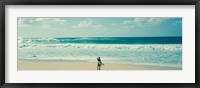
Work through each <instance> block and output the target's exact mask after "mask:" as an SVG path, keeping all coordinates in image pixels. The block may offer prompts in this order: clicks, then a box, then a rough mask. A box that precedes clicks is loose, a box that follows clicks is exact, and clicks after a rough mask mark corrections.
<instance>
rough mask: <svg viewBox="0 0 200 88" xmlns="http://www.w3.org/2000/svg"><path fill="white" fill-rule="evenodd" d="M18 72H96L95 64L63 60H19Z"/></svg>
mask: <svg viewBox="0 0 200 88" xmlns="http://www.w3.org/2000/svg"><path fill="white" fill-rule="evenodd" d="M17 63H18V65H17V70H18V71H19V70H20V71H21V70H96V67H97V64H96V63H95V62H88V61H85V60H63V59H18V61H17ZM104 64H105V66H101V70H182V68H181V67H168V66H153V65H131V64H117V63H104Z"/></svg>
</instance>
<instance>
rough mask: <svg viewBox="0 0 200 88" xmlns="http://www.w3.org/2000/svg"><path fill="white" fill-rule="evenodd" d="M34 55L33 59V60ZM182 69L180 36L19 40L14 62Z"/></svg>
mask: <svg viewBox="0 0 200 88" xmlns="http://www.w3.org/2000/svg"><path fill="white" fill-rule="evenodd" d="M33 56H36V57H33ZM97 57H101V60H102V62H103V63H104V64H106V63H119V64H133V65H153V66H169V67H181V66H182V37H77V38H19V39H18V59H63V60H85V61H88V62H97V61H96V58H97Z"/></svg>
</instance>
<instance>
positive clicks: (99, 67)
mask: <svg viewBox="0 0 200 88" xmlns="http://www.w3.org/2000/svg"><path fill="white" fill-rule="evenodd" d="M101 65H104V64H103V63H102V62H101V59H100V57H98V58H97V70H101Z"/></svg>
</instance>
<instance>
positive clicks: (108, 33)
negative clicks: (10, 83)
mask: <svg viewBox="0 0 200 88" xmlns="http://www.w3.org/2000/svg"><path fill="white" fill-rule="evenodd" d="M170 36H171V37H172V36H182V18H155V17H154V18H133V17H129V18H126V17H117V18H113V17H104V18H102V17H91V18H88V17H87V18H86V17H66V18H48V17H42V18H38V17H19V18H18V37H20V38H61V37H62V38H63V37H170Z"/></svg>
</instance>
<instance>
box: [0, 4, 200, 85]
mask: <svg viewBox="0 0 200 88" xmlns="http://www.w3.org/2000/svg"><path fill="white" fill-rule="evenodd" d="M0 3H1V4H0V10H1V12H0V14H1V15H0V20H1V21H0V33H1V34H0V50H1V53H0V87H1V88H27V87H28V88H36V87H37V88H102V87H103V88H110V87H116V88H161V87H162V88H200V80H199V74H200V73H199V71H200V70H199V64H200V60H199V59H200V58H199V55H200V54H199V50H200V49H199V44H200V43H199V42H200V41H199V37H200V32H199V30H200V25H199V24H200V0H1V1H0ZM6 5H195V83H5V76H6V74H5V59H6V58H5V54H6V52H5V47H6V45H5V39H6V37H5V34H6V33H5V30H6V29H5V6H6Z"/></svg>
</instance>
